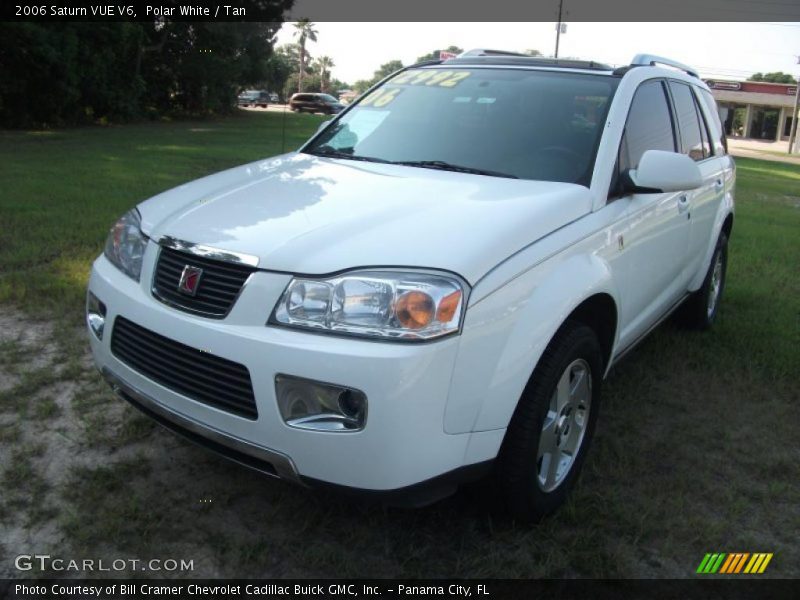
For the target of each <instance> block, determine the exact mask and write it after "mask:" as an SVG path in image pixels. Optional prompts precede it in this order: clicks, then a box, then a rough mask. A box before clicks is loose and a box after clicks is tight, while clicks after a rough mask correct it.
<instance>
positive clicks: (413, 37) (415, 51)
mask: <svg viewBox="0 0 800 600" xmlns="http://www.w3.org/2000/svg"><path fill="white" fill-rule="evenodd" d="M665 1H669V0H665ZM315 25H316V29H317V31H318V33H319V35H318V41H317V42H310V43H309V44H308V50H309V52H310V53H311V56H312V57H317V56H323V55H327V56H330V57H331V58H333V61H334V63H335V65H336V66H335V67H334V69H333V76H334V77H336V78H337V79H340V80H341V81H345V82H348V83H350V84H352V83H354V82H355V81H357V80H359V79H369V78H370V77H371V76H372V73H373V72H374V71H375V70H376V69H377V68H378V67H379V66H380V65H381V64H382V63H386V62H388V61H390V60H393V59H399V60H401V61H402V62H403V64H406V65H408V64H411V63H413V62H414V60H415V59H416V58H417V57H418V56H421V55H423V54H427V53H428V52H430V51H431V50H434V49H437V48H446V47H447V46H450V45H454V46H459V47H461V48H464V49H465V50H468V49H470V48H492V49H501V50H514V51H524V50H527V49H536V50H539V51H540V52H542V53H543V54H545V55H549V56H552V54H553V51H554V50H555V37H556V30H555V23H371V22H366V23H338V22H337V23H334V22H324V23H323V22H320V23H316V24H315ZM294 41H295V38H294V28H293V27H292V25H291V23H286V24H284V26H283V27H282V29H281V30H280V31H279V32H278V44H279V45H280V44H286V43H292V42H294ZM639 53H646V54H656V55H659V56H665V57H668V58H671V59H673V60H677V61H680V62H682V63H685V64H688V65H691V66H693V67H695V68H696V69H698V70H699V71H700V75H701V76H702V77H703V78H711V77H713V78H718V79H746V78H747V77H748V76H750V75H751V74H753V73H755V72H758V71H761V72H762V73H763V72H769V71H783V72H785V73H792V74H793V75H794V76H795V77H798V76H800V64H798V55H800V23H580V22H578V23H569V22H568V23H567V33H566V34H563V35H562V36H561V40H560V47H559V56H560V57H570V58H579V59H586V60H596V61H599V62H604V63H608V64H612V65H615V66H618V65H626V64H629V63H630V61H631V59H632V58H633V57H634V55H636V54H639Z"/></svg>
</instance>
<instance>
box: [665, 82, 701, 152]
mask: <svg viewBox="0 0 800 600" xmlns="http://www.w3.org/2000/svg"><path fill="white" fill-rule="evenodd" d="M670 89H672V100H673V102H674V103H675V114H676V115H677V117H678V126H679V127H680V132H681V152H683V153H684V154H688V155H689V157H690V158H691V159H693V160H703V159H704V158H706V157H707V156H708V155H709V154H710V149H709V147H708V140H707V139H706V140H705V144H704V143H703V142H704V140H703V134H702V131H701V130H702V128H701V124H700V120H699V119H698V115H697V106H696V104H695V101H694V94H692V89H691V88H690V87H689V86H688V85H686V84H684V83H677V82H675V81H672V82H670Z"/></svg>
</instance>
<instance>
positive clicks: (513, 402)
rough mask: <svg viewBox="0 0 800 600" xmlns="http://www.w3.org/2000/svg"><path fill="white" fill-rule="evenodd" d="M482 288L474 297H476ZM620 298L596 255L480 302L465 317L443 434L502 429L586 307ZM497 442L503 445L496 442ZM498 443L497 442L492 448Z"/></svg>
mask: <svg viewBox="0 0 800 600" xmlns="http://www.w3.org/2000/svg"><path fill="white" fill-rule="evenodd" d="M479 288H480V284H479V286H478V287H476V289H475V290H474V291H473V294H478V295H480V294H481V293H482V290H480V289H479ZM597 293H605V294H608V295H610V296H611V297H612V298H613V299H614V302H615V303H617V304H618V293H617V289H616V286H615V284H614V282H613V281H612V278H611V272H610V269H609V266H608V264H607V263H606V262H605V261H604V260H602V259H601V258H600V257H598V256H597V255H596V254H589V253H584V254H579V255H574V256H571V257H561V256H556V257H553V258H551V259H549V260H546V261H545V262H543V263H542V264H540V265H538V266H536V267H535V268H533V269H531V270H529V271H527V272H525V273H523V274H522V275H520V276H519V277H516V278H514V279H512V280H511V281H510V282H508V283H506V284H505V285H503V286H502V287H500V288H498V289H496V290H494V291H493V292H490V293H488V294H487V295H485V296H483V297H482V298H481V299H480V300H479V301H478V302H477V303H476V304H474V305H472V306H470V307H469V309H468V310H467V315H466V320H465V323H464V329H463V332H462V334H461V338H462V339H461V343H460V346H459V352H458V357H457V359H456V366H455V369H454V371H453V379H452V383H451V385H450V394H449V397H448V401H447V407H446V410H445V418H444V429H445V432H446V433H452V434H456V433H464V432H469V431H488V430H492V429H501V428H505V427H507V426H508V423H509V421H510V419H511V415H512V414H513V412H514V409H515V408H516V406H517V401H518V400H519V398H520V395H521V394H522V391H523V389H524V388H525V385H526V384H527V382H528V380H529V379H530V376H531V374H532V372H533V369H534V367H535V366H536V363H537V362H538V360H539V358H540V357H541V355H542V353H543V352H544V350H545V348H546V347H547V344H548V343H549V342H550V340H551V339H552V338H553V335H555V333H556V331H557V330H558V328H559V327H560V326H561V324H562V323H563V322H564V321H565V320H566V318H567V317H568V316H569V315H570V314H571V313H572V311H573V310H574V309H575V308H576V307H577V306H578V305H579V304H580V303H581V302H583V301H584V300H585V299H587V298H589V297H590V296H592V295H594V294H597ZM497 439H498V440H500V441H502V437H501V436H499V437H498V438H497ZM498 443H499V442H498Z"/></svg>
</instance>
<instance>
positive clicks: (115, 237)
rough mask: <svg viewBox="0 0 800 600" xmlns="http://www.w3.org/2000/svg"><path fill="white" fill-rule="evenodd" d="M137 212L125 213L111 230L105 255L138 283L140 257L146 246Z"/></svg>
mask: <svg viewBox="0 0 800 600" xmlns="http://www.w3.org/2000/svg"><path fill="white" fill-rule="evenodd" d="M141 222H142V219H141V217H140V216H139V211H138V210H136V209H135V208H134V209H131V210H129V211H128V212H126V213H125V214H124V215H123V216H122V217H121V218H120V219H119V221H117V222H116V223H114V226H113V227H112V228H111V231H109V233H108V239H107V240H106V248H105V251H104V253H105V255H106V258H107V259H108V260H110V261H111V262H112V263H114V265H116V267H117V268H118V269H119V270H120V271H122V272H123V273H125V274H126V275H127V276H128V277H132V278H133V279H135V280H136V281H139V275H140V274H141V272H142V257H143V256H144V249H145V247H146V246H147V237H146V236H145V235H144V234H143V233H142V231H141V229H140V226H141Z"/></svg>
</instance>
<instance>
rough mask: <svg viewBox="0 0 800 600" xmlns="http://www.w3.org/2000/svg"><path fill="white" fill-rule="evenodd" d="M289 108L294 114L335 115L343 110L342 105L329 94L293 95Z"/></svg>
mask: <svg viewBox="0 0 800 600" xmlns="http://www.w3.org/2000/svg"><path fill="white" fill-rule="evenodd" d="M289 108H291V109H292V110H293V111H295V112H308V113H323V114H326V115H335V114H336V113H339V112H341V111H342V109H344V104H342V103H341V102H339V101H338V100H337V99H336V98H334V97H333V96H331V95H330V94H308V93H300V94H294V95H293V96H292V97H291V99H290V100H289Z"/></svg>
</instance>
